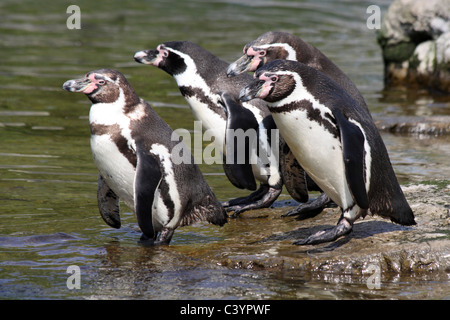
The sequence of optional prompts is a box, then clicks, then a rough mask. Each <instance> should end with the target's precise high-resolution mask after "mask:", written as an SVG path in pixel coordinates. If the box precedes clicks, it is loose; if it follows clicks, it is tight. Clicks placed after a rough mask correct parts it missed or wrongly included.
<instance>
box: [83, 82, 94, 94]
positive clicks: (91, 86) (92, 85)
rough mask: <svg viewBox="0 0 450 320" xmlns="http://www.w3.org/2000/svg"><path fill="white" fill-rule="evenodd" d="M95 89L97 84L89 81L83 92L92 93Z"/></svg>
mask: <svg viewBox="0 0 450 320" xmlns="http://www.w3.org/2000/svg"><path fill="white" fill-rule="evenodd" d="M95 89H97V85H96V84H95V83H91V84H89V85H88V86H87V87H86V89H84V90H83V93H84V94H90V93H92V91H94V90H95Z"/></svg>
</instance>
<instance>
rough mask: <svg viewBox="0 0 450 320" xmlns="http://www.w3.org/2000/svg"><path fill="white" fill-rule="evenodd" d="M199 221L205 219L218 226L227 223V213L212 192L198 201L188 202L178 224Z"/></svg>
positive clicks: (182, 224) (184, 224) (183, 224)
mask: <svg viewBox="0 0 450 320" xmlns="http://www.w3.org/2000/svg"><path fill="white" fill-rule="evenodd" d="M200 221H207V222H209V223H212V224H214V225H218V226H223V225H224V224H225V223H227V221H228V215H227V213H226V211H225V209H224V208H223V207H222V205H221V204H220V203H219V201H218V200H217V199H216V197H215V196H214V194H207V195H205V196H204V197H203V198H202V201H201V202H200V203H196V204H193V203H190V205H188V208H187V210H186V215H184V217H183V219H182V221H181V225H180V226H186V225H190V224H193V223H195V222H200Z"/></svg>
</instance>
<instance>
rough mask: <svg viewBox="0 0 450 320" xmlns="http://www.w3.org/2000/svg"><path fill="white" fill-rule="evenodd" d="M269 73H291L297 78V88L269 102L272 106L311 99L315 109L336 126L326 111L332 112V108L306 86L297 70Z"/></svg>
mask: <svg viewBox="0 0 450 320" xmlns="http://www.w3.org/2000/svg"><path fill="white" fill-rule="evenodd" d="M268 74H276V75H290V76H292V77H293V78H294V80H295V89H294V91H293V92H291V94H290V95H288V96H287V97H286V98H284V99H282V100H279V101H276V102H273V103H269V105H271V106H272V107H278V106H283V105H286V104H289V103H292V102H295V101H298V100H303V99H304V100H308V101H311V103H312V107H313V108H314V109H318V110H320V115H321V117H322V118H323V119H326V120H327V121H328V122H330V124H331V125H332V126H333V127H336V125H335V124H334V123H333V122H332V121H331V120H330V119H328V117H326V116H325V114H326V113H328V114H331V113H332V112H331V110H330V109H328V108H327V107H325V106H324V105H323V104H321V103H320V102H319V101H318V100H317V99H316V98H314V96H313V95H312V94H311V93H310V92H309V91H308V90H307V89H306V88H305V86H304V85H303V81H302V78H301V77H300V75H299V74H298V73H297V72H291V71H277V72H270V73H268Z"/></svg>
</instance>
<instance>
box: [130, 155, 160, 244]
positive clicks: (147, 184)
mask: <svg viewBox="0 0 450 320" xmlns="http://www.w3.org/2000/svg"><path fill="white" fill-rule="evenodd" d="M136 155H137V166H136V178H135V180H134V207H135V211H136V217H137V221H138V225H139V228H140V229H141V231H142V233H143V234H144V236H145V237H147V238H148V239H155V236H156V234H155V231H154V229H153V221H152V205H153V199H154V195H155V190H156V188H157V187H158V184H159V182H160V180H161V176H162V175H161V170H160V168H159V163H158V161H157V160H156V159H155V158H154V157H153V156H152V155H150V154H148V153H146V152H143V151H142V150H139V149H138V150H137V152H136Z"/></svg>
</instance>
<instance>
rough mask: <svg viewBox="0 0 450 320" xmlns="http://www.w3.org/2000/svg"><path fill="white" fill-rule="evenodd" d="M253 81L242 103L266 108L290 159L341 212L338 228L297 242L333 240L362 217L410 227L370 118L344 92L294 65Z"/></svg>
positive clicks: (270, 69) (267, 70)
mask: <svg viewBox="0 0 450 320" xmlns="http://www.w3.org/2000/svg"><path fill="white" fill-rule="evenodd" d="M254 76H255V79H254V81H253V82H252V83H250V84H249V85H247V86H246V87H244V88H243V89H242V90H241V93H240V96H239V98H240V100H241V101H249V100H251V99H254V98H261V99H264V100H265V101H266V102H267V103H268V106H269V109H270V111H271V113H272V115H273V118H274V120H275V123H276V124H277V127H278V128H279V130H280V134H281V136H283V138H284V139H285V141H286V143H287V144H288V146H289V147H290V149H291V151H292V152H293V154H294V155H295V158H296V159H297V160H298V162H299V163H300V165H301V166H302V167H303V168H304V169H305V171H306V172H307V173H308V175H309V176H310V177H311V178H312V179H313V180H314V181H315V182H316V183H317V185H318V186H319V187H320V188H321V189H322V190H323V191H324V192H325V193H326V194H327V195H328V196H329V197H330V198H331V199H332V200H333V201H334V202H335V203H336V204H337V205H338V206H339V207H340V208H341V210H342V215H341V218H340V219H339V222H338V224H337V226H336V227H334V228H332V229H329V230H325V231H320V232H317V233H315V234H313V235H311V236H309V237H308V238H306V239H303V240H299V241H297V242H295V244H300V245H303V244H316V243H322V242H329V241H334V240H335V239H337V238H339V237H340V236H342V235H345V234H347V233H348V232H350V231H351V230H352V226H353V223H354V221H355V220H356V219H358V218H359V217H364V216H366V214H367V213H368V212H370V213H371V214H378V215H380V216H382V217H386V218H389V219H391V221H393V222H396V223H399V224H402V225H414V224H415V221H414V214H413V212H412V210H411V208H410V206H409V205H408V203H407V201H406V199H405V196H404V195H403V192H402V189H401V188H400V185H399V183H398V181H397V178H396V176H395V173H394V170H393V168H392V165H391V162H390V160H389V156H388V153H387V150H386V147H385V145H384V143H383V140H382V138H381V136H380V134H379V132H378V130H377V128H376V127H375V124H374V123H373V120H372V118H371V117H370V115H369V114H368V113H367V111H365V110H364V109H363V108H361V107H360V106H359V105H358V103H357V102H356V101H355V100H354V99H353V98H352V97H351V96H350V95H349V94H348V93H347V92H346V91H345V90H344V89H343V88H342V87H340V86H339V85H338V84H337V83H336V82H334V81H333V80H331V79H330V78H328V77H327V76H325V75H324V74H323V73H321V72H319V71H317V70H316V69H314V68H311V67H308V66H306V65H304V64H302V63H299V62H296V61H288V60H275V61H273V62H270V63H268V64H266V65H264V66H263V67H261V68H259V69H258V70H257V71H256V72H255V75H254Z"/></svg>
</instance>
